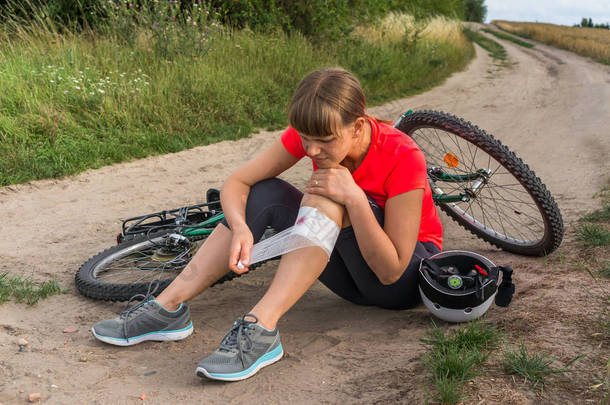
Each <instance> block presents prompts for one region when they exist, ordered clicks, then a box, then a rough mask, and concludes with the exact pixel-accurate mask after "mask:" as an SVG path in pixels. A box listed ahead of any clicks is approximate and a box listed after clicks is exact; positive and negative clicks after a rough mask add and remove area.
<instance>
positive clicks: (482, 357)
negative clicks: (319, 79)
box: [422, 319, 584, 404]
mask: <svg viewBox="0 0 610 405" xmlns="http://www.w3.org/2000/svg"><path fill="white" fill-rule="evenodd" d="M507 341H510V339H507V338H506V337H505V336H504V334H503V333H501V332H500V331H499V330H498V329H497V328H496V327H495V326H493V325H492V324H491V323H489V322H486V321H483V320H481V319H478V320H475V321H472V322H469V323H468V324H467V325H462V326H459V327H458V328H456V329H452V330H449V331H444V330H443V329H441V328H438V327H437V326H436V325H434V327H433V328H432V329H431V330H429V331H428V335H427V337H425V338H423V339H422V342H423V343H424V344H425V345H426V352H425V354H424V356H423V358H422V361H423V363H424V365H425V366H426V368H427V369H428V371H429V373H430V377H431V381H432V383H433V384H434V388H435V391H436V392H435V393H434V394H432V399H433V400H434V401H435V402H438V403H441V404H456V403H461V402H464V401H466V402H467V400H468V398H469V392H468V385H469V384H468V383H469V382H470V383H471V382H472V381H473V380H476V378H477V377H479V376H482V375H485V374H488V376H492V377H495V378H499V377H500V376H501V374H498V373H497V372H496V373H494V374H489V370H492V369H493V370H497V371H500V370H502V371H503V372H504V373H505V374H506V375H508V376H516V377H517V378H520V379H522V384H530V386H531V387H532V388H534V389H539V390H540V391H541V392H542V391H543V390H544V388H545V386H546V385H548V384H551V383H552V382H554V381H556V380H557V379H559V378H562V377H565V376H566V374H568V373H570V372H571V371H572V369H571V366H572V364H574V363H575V362H576V361H578V360H580V359H581V358H583V357H584V355H578V356H576V357H574V358H572V359H571V360H569V361H568V362H566V363H565V365H563V366H559V362H558V360H557V359H555V358H554V357H552V356H550V355H549V354H546V353H538V352H535V351H533V350H529V349H528V348H527V346H526V345H525V344H524V343H520V344H519V347H518V348H514V347H512V345H511V344H509V343H508V342H507ZM496 351H497V352H498V354H497V355H494V356H492V354H494V352H496ZM493 380H494V378H492V381H493Z"/></svg>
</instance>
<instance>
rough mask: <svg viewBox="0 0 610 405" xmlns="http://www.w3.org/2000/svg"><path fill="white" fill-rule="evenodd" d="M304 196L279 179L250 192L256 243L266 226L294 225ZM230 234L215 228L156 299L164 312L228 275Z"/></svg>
mask: <svg viewBox="0 0 610 405" xmlns="http://www.w3.org/2000/svg"><path fill="white" fill-rule="evenodd" d="M302 197H303V194H302V193H301V192H300V191H299V190H297V189H296V188H295V187H293V186H292V185H290V184H289V183H287V182H285V181H283V180H280V179H268V180H263V181H261V182H259V183H257V184H255V185H254V186H252V189H251V190H250V195H249V196H248V202H247V205H246V222H247V223H248V226H249V227H250V230H251V231H252V234H253V236H254V241H255V242H256V241H258V240H259V239H260V238H261V237H262V235H263V233H264V232H265V229H266V227H267V226H271V227H273V228H274V229H275V230H276V231H278V232H279V231H282V230H284V229H286V228H288V227H290V226H292V225H293V224H294V222H295V221H296V216H297V213H298V209H299V204H300V202H301V199H302ZM231 237H232V235H231V230H230V229H229V228H228V226H227V225H226V222H225V225H222V224H221V225H218V226H217V227H216V229H214V232H212V234H211V235H210V236H209V237H208V238H207V240H206V241H205V242H204V244H203V245H202V246H201V247H200V248H199V250H198V251H197V253H196V254H195V256H194V257H193V259H192V260H191V261H190V263H189V264H188V265H187V266H186V268H185V269H184V270H183V271H182V272H181V273H180V274H179V275H178V277H176V278H175V279H174V281H172V283H171V284H170V285H169V286H168V287H167V288H166V289H165V290H164V291H163V292H162V293H161V294H159V296H158V297H157V302H158V303H159V304H161V305H162V306H163V307H164V308H165V309H167V310H170V311H171V310H174V309H176V308H178V307H179V305H180V304H181V303H182V302H185V301H188V300H189V299H191V298H193V297H195V296H196V295H198V294H200V293H201V292H202V291H204V290H205V289H206V288H208V287H209V286H211V285H212V284H213V283H214V282H215V281H216V280H218V279H219V278H221V277H222V276H224V275H225V274H226V273H227V272H228V271H229V267H228V263H229V247H230V244H231Z"/></svg>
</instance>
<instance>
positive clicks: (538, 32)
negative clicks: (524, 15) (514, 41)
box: [491, 20, 610, 65]
mask: <svg viewBox="0 0 610 405" xmlns="http://www.w3.org/2000/svg"><path fill="white" fill-rule="evenodd" d="M491 23H492V24H494V25H496V26H497V27H498V28H500V29H503V30H505V31H508V32H510V33H512V34H515V35H519V36H522V37H524V38H529V39H533V40H536V41H540V42H543V43H545V44H549V45H552V46H555V47H557V48H562V49H566V50H568V51H572V52H575V53H577V54H579V55H583V56H588V57H591V58H593V59H594V60H596V61H597V62H600V63H604V64H606V65H610V30H608V29H605V28H582V27H567V26H563V25H555V24H544V23H523V22H511V21H497V20H494V21H492V22H491Z"/></svg>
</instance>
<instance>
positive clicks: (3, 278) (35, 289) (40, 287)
mask: <svg viewBox="0 0 610 405" xmlns="http://www.w3.org/2000/svg"><path fill="white" fill-rule="evenodd" d="M62 292H63V291H62V289H61V288H60V286H59V284H58V283H57V281H56V280H50V281H45V282H42V283H36V282H34V281H32V280H30V279H28V278H23V277H20V276H9V274H8V273H2V274H0V304H1V303H3V302H7V301H10V300H15V302H25V303H26V304H28V305H34V304H36V303H37V302H38V301H39V300H40V299H43V298H47V297H49V296H51V295H57V294H61V293H62Z"/></svg>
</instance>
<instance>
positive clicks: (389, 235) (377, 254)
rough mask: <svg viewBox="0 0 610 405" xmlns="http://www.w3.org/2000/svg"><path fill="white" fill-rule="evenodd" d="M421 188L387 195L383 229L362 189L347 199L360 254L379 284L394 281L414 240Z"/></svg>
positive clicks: (409, 254) (418, 218)
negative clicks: (350, 199) (358, 197)
mask: <svg viewBox="0 0 610 405" xmlns="http://www.w3.org/2000/svg"><path fill="white" fill-rule="evenodd" d="M423 195H424V191H423V190H422V189H416V190H411V191H408V192H406V193H403V194H399V195H397V196H394V197H392V198H389V199H388V200H387V202H386V206H385V218H384V227H383V229H382V228H381V227H380V226H379V223H378V222H377V220H376V219H375V215H374V214H373V212H372V211H371V208H370V207H369V203H368V200H367V199H366V195H365V194H364V192H363V193H362V196H363V197H362V198H361V199H355V200H354V201H350V202H349V203H348V204H347V205H346V208H347V212H348V215H349V219H350V221H351V224H352V227H353V229H354V233H355V235H356V240H357V241H358V247H359V248H360V252H361V253H362V257H364V260H365V261H366V262H367V264H368V265H369V267H370V268H371V270H373V272H374V273H375V275H377V278H378V279H379V281H381V283H383V284H392V283H395V282H396V281H398V279H399V278H400V277H401V276H402V273H403V272H404V271H405V269H406V268H407V266H408V265H409V262H410V261H411V256H412V255H413V251H414V249H415V244H416V243H417V235H418V233H419V223H420V220H421V209H422V200H423Z"/></svg>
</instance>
